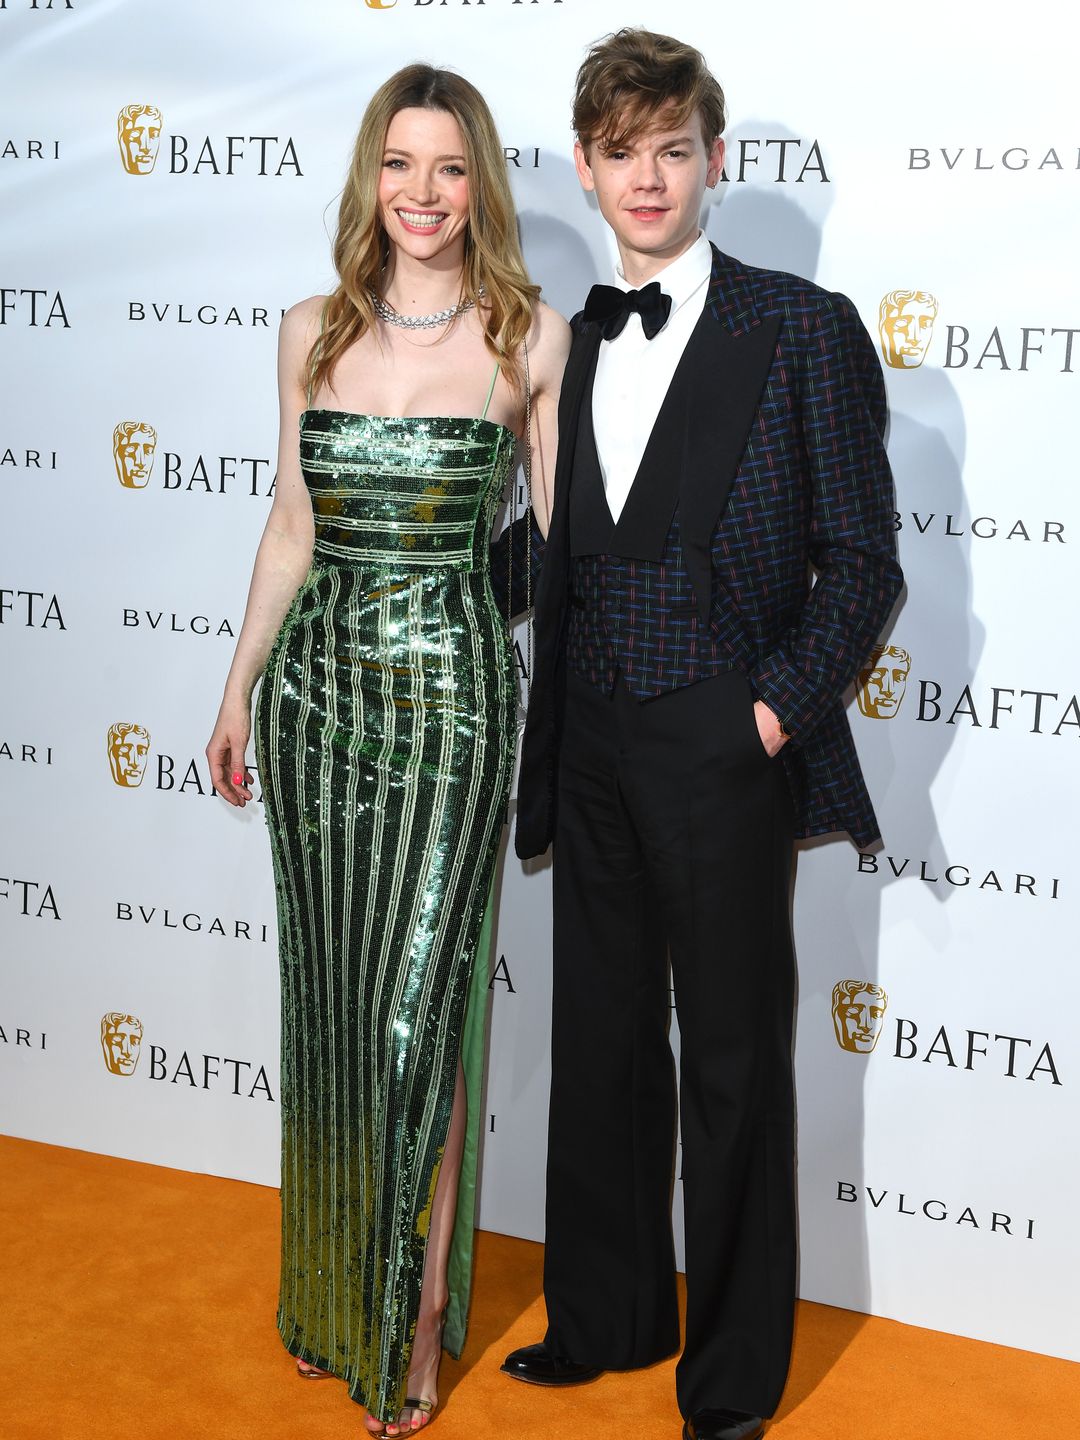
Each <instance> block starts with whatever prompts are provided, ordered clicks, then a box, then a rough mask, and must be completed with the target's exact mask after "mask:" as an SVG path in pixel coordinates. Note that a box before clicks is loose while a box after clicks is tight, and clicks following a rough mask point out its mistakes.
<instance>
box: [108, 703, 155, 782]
mask: <svg viewBox="0 0 1080 1440" xmlns="http://www.w3.org/2000/svg"><path fill="white" fill-rule="evenodd" d="M149 754H150V731H149V730H147V729H145V727H144V726H142V725H134V724H129V723H128V722H127V721H126V720H120V721H118V722H117V723H116V724H115V725H110V726H109V769H110V770H111V771H112V778H113V780H114V782H115V783H116V784H117V785H121V786H123V788H124V789H125V790H134V789H135V788H136V787H137V786H139V785H141V784H142V778H143V774H144V772H145V770H146V760H147V756H148V755H149Z"/></svg>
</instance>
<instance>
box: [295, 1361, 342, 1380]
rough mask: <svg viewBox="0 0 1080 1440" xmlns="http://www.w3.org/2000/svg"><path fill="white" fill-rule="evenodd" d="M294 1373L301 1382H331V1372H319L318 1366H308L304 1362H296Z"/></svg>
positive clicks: (332, 1376) (332, 1375) (332, 1374)
mask: <svg viewBox="0 0 1080 1440" xmlns="http://www.w3.org/2000/svg"><path fill="white" fill-rule="evenodd" d="M296 1373H297V1374H298V1375H299V1376H300V1378H301V1379H302V1380H333V1378H334V1372H333V1371H332V1370H320V1369H319V1367H318V1365H309V1364H308V1362H307V1361H306V1360H297V1362H296Z"/></svg>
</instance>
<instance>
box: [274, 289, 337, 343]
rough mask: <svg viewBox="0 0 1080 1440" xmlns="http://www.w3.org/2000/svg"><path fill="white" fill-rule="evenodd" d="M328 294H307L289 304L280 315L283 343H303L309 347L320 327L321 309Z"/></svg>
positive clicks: (322, 309)
mask: <svg viewBox="0 0 1080 1440" xmlns="http://www.w3.org/2000/svg"><path fill="white" fill-rule="evenodd" d="M329 298H330V297H329V296H328V295H309V296H308V298H307V299H306V300H298V301H297V302H296V304H295V305H290V306H289V308H288V310H286V311H285V314H284V315H283V316H282V317H281V331H280V333H281V339H282V343H283V344H287V343H290V342H291V343H293V344H305V345H306V347H307V348H309V349H310V347H311V344H312V342H313V341H314V340H315V338H316V336H317V335H318V333H319V331H320V329H321V328H322V320H323V311H324V310H325V308H326V302H327V300H328V299H329Z"/></svg>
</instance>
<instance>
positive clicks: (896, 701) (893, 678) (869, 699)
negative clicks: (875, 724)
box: [855, 645, 911, 720]
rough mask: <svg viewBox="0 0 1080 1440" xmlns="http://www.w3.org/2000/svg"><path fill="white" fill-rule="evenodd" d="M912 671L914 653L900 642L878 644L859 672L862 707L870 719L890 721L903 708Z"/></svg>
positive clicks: (857, 695) (860, 706) (858, 694)
mask: <svg viewBox="0 0 1080 1440" xmlns="http://www.w3.org/2000/svg"><path fill="white" fill-rule="evenodd" d="M910 673H911V656H910V655H909V654H908V652H907V651H906V650H902V649H901V648H900V646H899V645H875V646H874V648H873V650H872V651H871V652H870V663H869V665H867V667H866V669H865V670H860V671H859V688H858V689H857V691H856V692H855V694H856V698H857V699H858V702H859V709H860V710H861V711H862V713H863V714H864V715H867V716H869V718H870V719H871V720H891V719H892V718H893V716H894V715H895V714H896V712H897V711H898V710H899V709H900V706H901V704H902V703H903V699H904V692H905V690H906V689H907V682H908V676H909V675H910Z"/></svg>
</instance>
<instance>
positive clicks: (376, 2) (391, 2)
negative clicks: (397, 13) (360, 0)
mask: <svg viewBox="0 0 1080 1440" xmlns="http://www.w3.org/2000/svg"><path fill="white" fill-rule="evenodd" d="M365 3H366V4H367V7H368V9H369V10H392V9H393V8H394V6H395V5H396V4H397V0H365Z"/></svg>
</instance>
